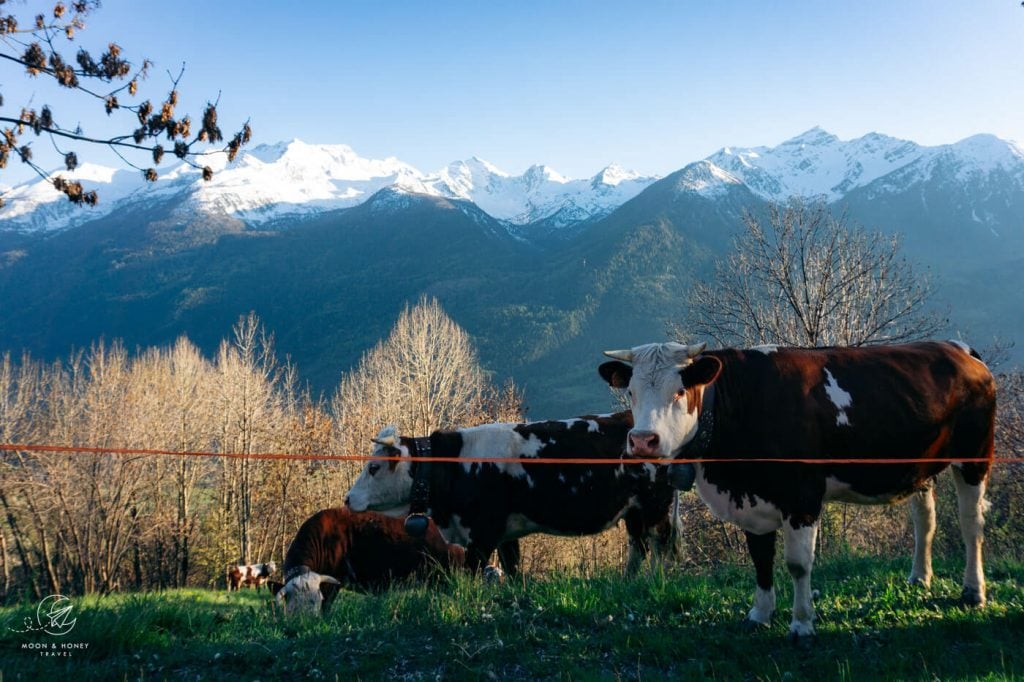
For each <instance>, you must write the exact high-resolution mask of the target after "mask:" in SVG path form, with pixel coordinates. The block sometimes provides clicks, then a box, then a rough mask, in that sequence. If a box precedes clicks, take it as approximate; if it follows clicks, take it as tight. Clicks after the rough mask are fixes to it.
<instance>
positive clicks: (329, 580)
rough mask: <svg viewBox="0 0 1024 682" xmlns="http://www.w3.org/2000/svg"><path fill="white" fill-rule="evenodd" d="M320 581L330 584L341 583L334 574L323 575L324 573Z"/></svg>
mask: <svg viewBox="0 0 1024 682" xmlns="http://www.w3.org/2000/svg"><path fill="white" fill-rule="evenodd" d="M320 582H321V583H327V584H328V585H340V584H341V581H340V580H338V579H337V578H335V577H333V576H329V575H323V574H321V575H320Z"/></svg>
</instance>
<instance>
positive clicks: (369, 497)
mask: <svg viewBox="0 0 1024 682" xmlns="http://www.w3.org/2000/svg"><path fill="white" fill-rule="evenodd" d="M370 456H371V457H398V456H401V457H403V458H404V457H408V456H409V449H408V448H406V447H405V446H404V445H402V442H401V440H400V439H399V438H398V431H397V429H396V428H395V427H394V426H385V427H384V428H383V429H381V431H380V433H378V434H377V437H376V438H374V439H373V452H371V453H370ZM410 468H411V462H409V461H408V460H402V461H396V460H377V459H372V460H370V461H369V462H367V463H366V466H365V467H363V471H362V473H361V474H359V478H357V479H356V482H355V483H354V484H352V489H351V490H349V491H348V497H346V498H345V504H347V505H348V506H349V508H350V509H352V510H353V511H357V512H361V511H366V510H367V509H372V510H373V511H379V512H384V513H385V514H388V515H390V516H405V515H406V514H407V513H408V512H409V502H410V499H411V498H412V473H411V471H410Z"/></svg>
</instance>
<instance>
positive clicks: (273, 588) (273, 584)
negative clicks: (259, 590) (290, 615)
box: [267, 580, 284, 597]
mask: <svg viewBox="0 0 1024 682" xmlns="http://www.w3.org/2000/svg"><path fill="white" fill-rule="evenodd" d="M282 587H284V583H279V582H277V581H276V580H269V581H267V589H269V590H270V594H272V595H274V596H275V597H276V596H277V593H278V592H280V591H281V588H282Z"/></svg>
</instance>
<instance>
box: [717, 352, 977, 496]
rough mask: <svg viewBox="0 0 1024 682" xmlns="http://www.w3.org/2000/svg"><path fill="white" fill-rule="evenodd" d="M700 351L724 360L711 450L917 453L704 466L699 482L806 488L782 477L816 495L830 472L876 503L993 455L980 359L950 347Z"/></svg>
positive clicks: (745, 454) (768, 489) (807, 454)
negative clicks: (951, 467) (952, 463)
mask: <svg viewBox="0 0 1024 682" xmlns="http://www.w3.org/2000/svg"><path fill="white" fill-rule="evenodd" d="M708 354H709V355H714V356H715V357H718V358H719V359H720V360H721V361H722V372H721V374H720V376H719V378H718V380H717V381H716V382H715V384H714V386H715V393H714V395H715V398H714V410H715V427H714V438H713V440H712V449H713V453H712V456H713V457H716V458H736V459H746V458H761V457H767V458H792V459H812V460H827V459H863V460H888V459H915V460H917V463H913V464H880V465H879V467H883V468H879V467H864V466H861V465H841V464H829V465H808V464H786V465H780V464H768V465H756V464H754V463H745V464H744V465H742V466H741V467H738V466H736V465H731V464H707V465H705V467H704V471H705V475H706V476H707V478H708V480H709V481H712V482H718V483H723V484H725V483H729V484H730V485H729V486H728V487H729V488H730V489H733V490H746V491H752V492H756V493H757V494H758V495H759V496H761V497H765V499H770V498H769V495H771V496H772V497H776V498H777V497H778V496H779V495H780V494H781V495H784V494H792V495H806V494H807V493H808V491H807V490H796V489H795V488H794V486H792V485H791V482H792V481H794V480H797V479H799V480H802V481H810V482H811V484H813V485H817V486H819V487H821V488H822V492H823V493H824V492H825V489H824V488H825V486H826V485H831V483H830V482H829V481H828V479H836V480H838V481H840V482H842V483H843V484H844V485H847V486H848V487H849V488H850V489H851V490H853V491H855V494H857V495H862V496H864V497H865V500H867V498H870V497H871V496H873V495H877V496H879V498H880V499H879V501H885V499H883V498H886V497H887V496H888V495H889V494H890V493H892V492H893V491H898V492H899V494H909V493H910V492H912V491H913V490H915V489H919V488H920V487H921V486H922V485H924V484H925V482H926V481H927V480H928V479H929V478H930V477H931V476H933V475H935V474H936V473H938V472H939V471H941V470H942V469H943V468H945V467H946V466H948V464H949V460H951V459H955V458H964V459H972V458H987V457H991V454H992V434H993V428H994V427H993V424H994V413H995V383H994V380H993V378H992V375H991V372H989V370H988V368H987V367H986V366H985V364H984V363H983V362H981V361H980V360H979V359H977V358H976V357H974V356H972V355H971V354H970V353H969V352H968V351H967V350H965V349H964V348H962V347H960V346H959V345H958V344H954V343H945V342H921V343H913V344H903V345H894V346H868V347H862V348H822V349H786V348H779V349H764V350H734V349H728V350H720V351H710V352H709V353H708ZM985 469H986V470H987V467H985ZM964 470H965V472H969V471H970V465H967V466H965V468H964ZM777 491H786V492H784V493H780V492H777ZM811 492H814V491H811ZM890 499H891V498H890Z"/></svg>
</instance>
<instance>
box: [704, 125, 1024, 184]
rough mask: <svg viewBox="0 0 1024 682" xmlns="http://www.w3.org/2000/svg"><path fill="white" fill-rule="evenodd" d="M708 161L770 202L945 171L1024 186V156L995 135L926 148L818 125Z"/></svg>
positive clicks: (908, 180)
mask: <svg viewBox="0 0 1024 682" xmlns="http://www.w3.org/2000/svg"><path fill="white" fill-rule="evenodd" d="M707 160H708V161H710V162H711V163H713V164H714V165H716V166H718V167H719V168H721V169H723V170H725V171H727V172H728V173H730V174H731V175H733V176H735V177H736V178H738V179H739V180H740V181H742V182H743V183H744V184H746V185H747V186H748V187H749V188H750V189H751V190H752V191H753V192H754V193H755V194H758V195H760V196H761V197H762V198H764V199H768V200H772V201H784V200H786V199H787V198H789V197H793V196H798V197H823V198H824V199H826V200H827V201H836V200H838V199H840V198H842V197H843V196H845V195H846V194H847V193H848V192H850V191H851V190H854V189H857V188H858V187H865V186H867V185H871V184H873V183H878V189H879V190H880V191H883V189H887V190H894V189H899V188H901V187H906V186H907V185H908V184H909V183H912V182H916V181H920V180H923V179H927V178H930V177H932V176H933V175H934V174H935V173H946V172H948V173H952V174H953V176H954V177H955V179H956V180H957V181H958V182H965V181H967V180H968V179H974V180H977V179H979V178H983V177H987V176H988V175H989V174H990V173H993V172H996V171H999V172H1003V173H1007V174H1009V175H1010V176H1011V177H1014V178H1019V179H1021V184H1020V186H1021V187H1022V188H1024V151H1022V150H1021V147H1020V146H1019V145H1017V144H1016V143H1014V142H1008V141H1006V140H1001V139H999V138H998V137H995V136H993V135H975V136H973V137H969V138H967V139H965V140H961V141H960V142H957V143H955V144H949V145H940V146H936V147H924V146H921V145H918V144H916V143H914V142H910V141H908V140H901V139H898V138H895V137H889V136H887V135H881V134H879V133H869V134H867V135H864V136H863V137H859V138H856V139H853V140H849V141H843V140H840V139H839V138H838V137H836V136H835V135H832V134H831V133H828V132H826V131H825V130H822V129H821V128H812V129H810V130H808V131H807V132H805V133H802V134H800V135H797V136H796V137H794V138H791V139H789V140H786V141H785V142H783V143H781V144H780V145H778V146H777V147H751V148H745V149H739V148H730V147H726V148H724V149H722V150H720V151H718V152H717V153H715V154H712V155H711V156H710V157H708V159H707Z"/></svg>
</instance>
